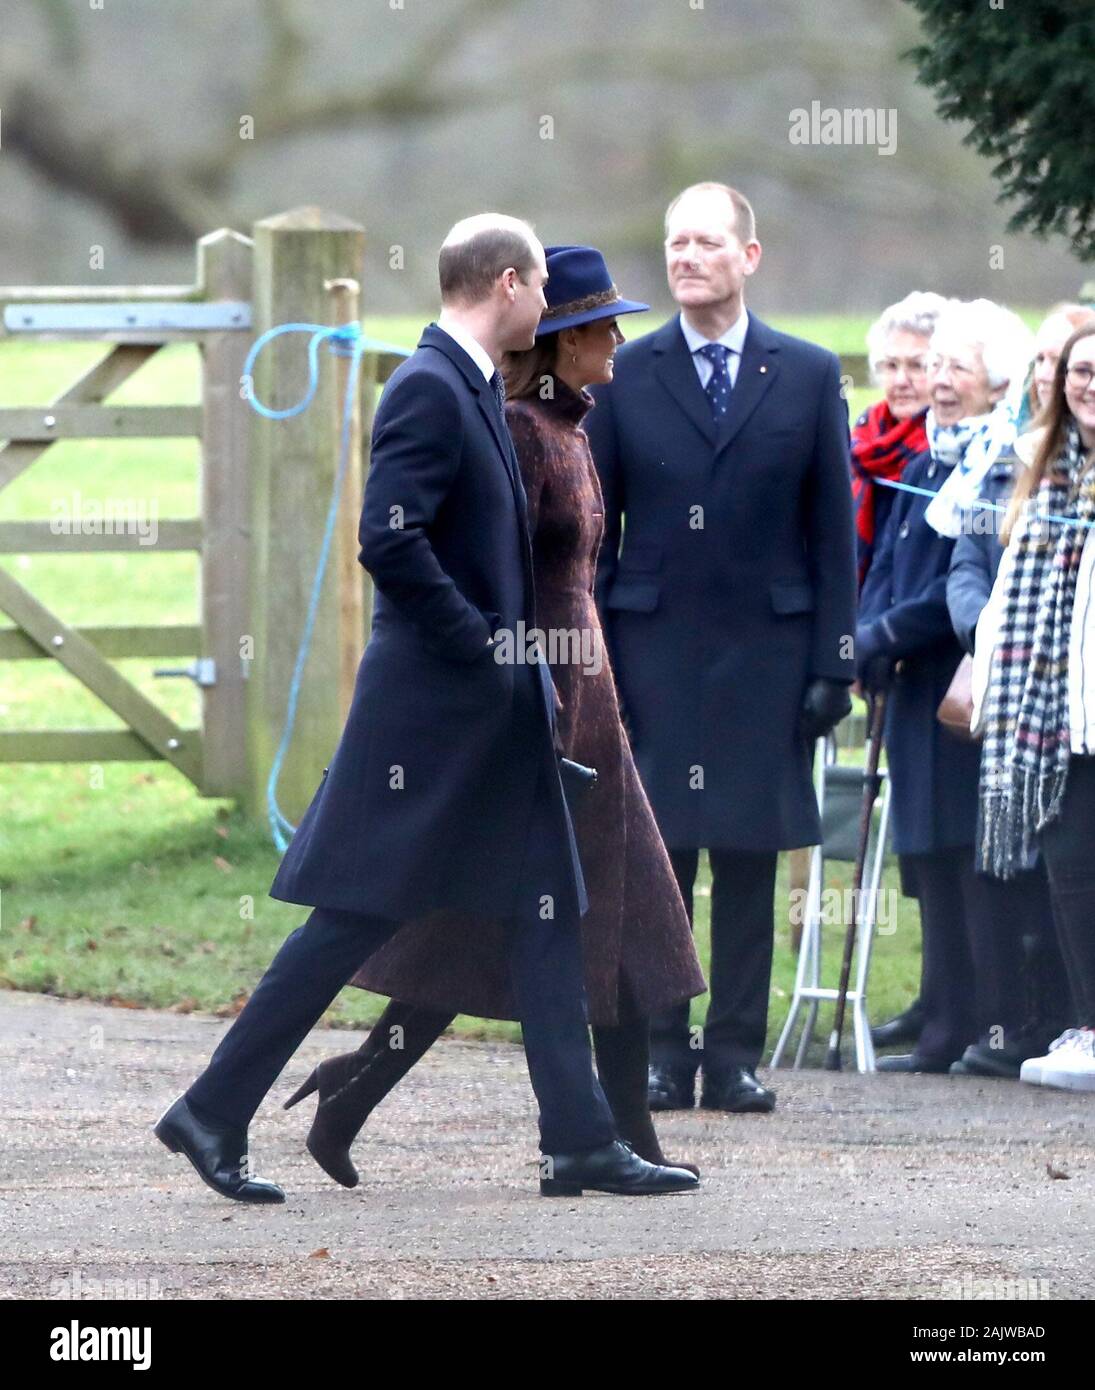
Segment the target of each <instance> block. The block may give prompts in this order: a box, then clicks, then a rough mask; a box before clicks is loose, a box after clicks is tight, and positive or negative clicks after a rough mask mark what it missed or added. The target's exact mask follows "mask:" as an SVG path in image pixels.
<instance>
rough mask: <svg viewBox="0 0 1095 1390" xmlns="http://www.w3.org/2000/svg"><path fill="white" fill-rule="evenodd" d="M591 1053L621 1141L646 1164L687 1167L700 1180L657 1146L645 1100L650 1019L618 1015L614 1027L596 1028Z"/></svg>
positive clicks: (697, 1170)
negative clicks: (619, 1017)
mask: <svg viewBox="0 0 1095 1390" xmlns="http://www.w3.org/2000/svg"><path fill="white" fill-rule="evenodd" d="M593 1051H594V1054H595V1055H596V1058H597V1075H598V1076H599V1077H600V1080H601V1087H602V1089H603V1090H604V1093H605V1096H606V1098H607V1100H608V1103H609V1105H610V1106H611V1107H612V1114H613V1117H614V1118H615V1120H616V1127H617V1129H618V1130H619V1131H620V1138H621V1139H626V1140H627V1142H628V1143H629V1144H630V1145H631V1147H632V1148H633V1149H634V1150H635V1152H636V1153H637V1154H638V1155H639V1157H640V1158H645V1159H646V1161H647V1162H648V1163H662V1164H669V1165H671V1166H672V1167H674V1168H687V1169H688V1170H689V1171H690V1172H692V1173H695V1174H696V1176H697V1177H699V1175H700V1170H699V1169H698V1168H697V1167H696V1165H695V1164H694V1163H678V1162H677V1160H676V1159H670V1158H666V1156H665V1154H663V1153H662V1148H661V1145H660V1144H659V1143H658V1135H657V1132H656V1131H655V1129H654V1121H653V1120H652V1119H651V1117H650V1104H649V1101H648V1099H647V1076H648V1072H649V1068H650V1020H649V1019H647V1018H641V1017H637V1016H635V1015H633V1014H632V1015H629V1016H626V1017H625V1016H621V1019H620V1022H619V1023H618V1024H617V1025H616V1026H615V1027H612V1028H607V1027H595V1028H594V1029H593Z"/></svg>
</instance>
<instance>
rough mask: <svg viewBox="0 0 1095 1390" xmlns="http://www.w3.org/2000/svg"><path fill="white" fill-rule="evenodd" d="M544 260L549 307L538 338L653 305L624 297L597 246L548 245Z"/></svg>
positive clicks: (645, 308) (545, 295)
mask: <svg viewBox="0 0 1095 1390" xmlns="http://www.w3.org/2000/svg"><path fill="white" fill-rule="evenodd" d="M544 259H545V260H546V262H547V272H548V280H547V284H546V285H545V286H544V298H545V299H546V300H547V305H548V306H547V308H546V309H545V310H544V312H543V314H542V315H541V316H540V326H539V328H538V329H537V330H536V336H537V337H538V338H540V337H542V336H543V335H544V334H545V333H558V331H559V330H560V329H561V328H574V327H576V325H578V324H579V323H592V322H593V320H594V319H610V318H615V316H616V315H617V314H642V313H645V311H646V310H647V309H649V308H650V305H649V304H640V303H639V302H638V300H635V299H621V297H620V292H619V290H618V289H617V288H616V286H615V285H614V284H613V283H612V276H611V275H610V274H609V273H608V266H607V265H606V264H605V258H604V257H603V256H602V255H601V253H600V251H598V250H597V248H596V247H595V246H545V247H544Z"/></svg>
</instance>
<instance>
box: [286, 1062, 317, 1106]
mask: <svg viewBox="0 0 1095 1390" xmlns="http://www.w3.org/2000/svg"><path fill="white" fill-rule="evenodd" d="M318 1089H319V1068H318V1067H316V1069H315V1070H314V1071H313V1072H312V1074H311V1076H310V1077H309V1078H308V1080H307V1081H305V1083H304V1085H303V1086H301V1087H300V1088H299V1090H296V1091H294V1092H293V1094H292V1095H291V1096H290V1097H289V1099H288V1100H287V1101H286V1102H285V1104H284V1105H283V1106H282V1107H281V1108H282V1109H283V1110H292V1108H293V1106H294V1105H296V1103H297V1101H298V1100H303V1099H304V1098H305V1096H310V1095H311V1094H312V1092H313V1091H316V1090H318Z"/></svg>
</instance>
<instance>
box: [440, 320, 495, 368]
mask: <svg viewBox="0 0 1095 1390" xmlns="http://www.w3.org/2000/svg"><path fill="white" fill-rule="evenodd" d="M437 326H438V328H442V329H444V331H445V332H446V333H447V334H448V335H449V337H450V338H452V340H453V341H454V342H455V343H456V345H457V347H462V348H463V349H464V351H465V352H466V353H467V354H468V356H469V357H470V358H471V360H472V361H473V362H474V363H475V365H476V366H477V367H478V368H479V370H480V371H481V372H482V373H483V375H484V376H485V377H486V378H487V380H488V381H490V379H491V377H492V376H493V375H494V363H493V362H492V361H491V357H490V353H489V352H488V351H487V350H486V348H485V347H484V346H483V344H482V343H481V342H480V341H479V340H478V338H473V337H472V336H471V334H470V333H469V332H468V330H467V329H466V328H462V327H461V326H460V324H458V323H453V321H452V319H451V318H449V317H448V316H447V315H446V313H445V311H444V309H442V310H441V313H440V314H439V315H438V316H437Z"/></svg>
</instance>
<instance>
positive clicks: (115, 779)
mask: <svg viewBox="0 0 1095 1390" xmlns="http://www.w3.org/2000/svg"><path fill="white" fill-rule="evenodd" d="M636 317H637V318H638V317H639V316H636ZM643 317H644V318H650V319H652V318H653V316H643ZM651 326H653V325H652V324H651ZM779 326H781V327H784V326H786V327H788V328H789V329H790V331H794V332H798V333H802V334H804V335H805V336H807V337H814V338H815V339H816V340H818V341H824V342H826V344H827V345H828V346H832V347H834V348H844V349H845V350H855V348H856V347H857V346H858V343H859V342H861V341H862V331H863V330H864V329H865V327H866V321H865V320H840V319H829V318H811V319H796V320H794V321H793V323H792V322H790V321H782V320H781V321H779ZM421 327H422V320H419V319H411V318H402V319H373V320H369V321H367V323H366V328H367V330H368V331H369V332H370V333H372V334H374V335H375V336H377V337H380V338H383V339H385V340H386V341H390V342H395V343H399V344H402V345H405V346H408V347H409V346H413V345H414V343H415V342H416V341H417V338H418V334H419V332H420V331H421ZM634 327H635V329H636V331H645V329H643V328H642V327H641V326H640V325H638V324H636V325H635V326H634ZM101 352H102V348H101V347H84V346H82V345H67V344H66V345H53V344H49V345H45V344H42V345H39V344H26V343H11V342H3V343H0V402H2V403H3V404H5V405H42V404H45V403H47V402H48V401H49V400H51V399H52V398H53V397H54V396H56V395H57V394H58V393H59V392H60V391H61V390H63V389H64V387H65V386H67V385H68V384H69V383H71V381H72V380H73V379H74V378H75V377H76V376H78V375H79V373H80V372H81V371H82V370H84V369H86V367H88V366H89V365H90V364H91V363H92V362H93V361H94V360H96V358H97V357H98V356H99V355H101ZM863 394H866V393H863ZM114 399H115V400H117V401H128V402H132V403H146V404H151V403H183V404H186V403H193V402H196V401H197V399H198V374H197V355H196V352H195V350H194V349H191V348H172V349H170V350H167V351H165V352H162V353H160V354H158V355H157V356H156V357H155V358H154V359H152V361H151V362H150V363H149V365H148V366H147V367H145V368H144V369H142V370H141V372H139V373H138V374H137V375H136V376H135V377H134V378H133V379H131V381H130V382H128V383H127V384H126V386H125V387H124V388H123V389H122V390H121V391H120V392H118V394H117V395H116V397H114ZM856 408H861V407H856V406H855V405H854V404H853V409H856ZM77 493H78V494H79V495H80V497H81V498H82V499H84V500H85V501H87V500H91V499H96V500H100V501H106V500H108V499H118V498H126V499H132V498H136V499H139V500H140V501H141V502H142V503H143V504H145V505H146V506H147V507H148V508H149V509H151V508H152V507H155V509H156V513H155V514H156V515H157V516H158V518H159V519H161V520H163V519H166V518H169V517H183V516H193V515H195V514H196V512H197V499H198V455H197V448H196V445H195V444H194V443H192V442H189V441H178V440H166V441H159V440H136V441H121V442H115V441H88V442H82V441H81V442H68V443H60V444H57V445H55V446H54V447H53V448H52V449H50V450H49V451H48V453H47V454H46V455H45V456H44V457H43V458H42V459H41V460H40V461H39V462H38V463H36V464H34V465H33V467H32V468H30V469H29V470H28V471H27V472H25V473H24V474H23V475H22V476H20V477H19V478H18V479H16V481H15V482H14V483H13V484H11V486H9V487H8V488H6V489H5V490H4V491H3V492H0V519H2V520H17V519H30V518H48V517H49V516H50V515H51V514H53V511H54V509H55V508H56V506H57V505H58V502H59V501H60V502H62V503H68V504H71V502H72V501H73V500H74V498H75V495H76V494H77ZM0 564H2V565H4V566H5V567H7V568H8V569H9V570H10V571H11V573H13V574H14V575H15V576H16V577H17V578H18V579H19V580H20V582H22V583H23V584H25V585H27V586H28V587H29V588H30V589H31V590H32V592H34V593H35V594H36V595H38V596H39V597H40V598H41V599H42V601H44V602H45V603H46V604H48V605H49V606H50V607H52V608H54V609H55V610H56V611H57V612H58V613H59V614H60V615H61V617H62V618H63V619H64V620H65V621H67V622H69V623H74V624H81V623H100V624H111V623H115V624H121V623H141V622H150V623H160V622H163V623H168V622H171V623H193V622H196V621H197V619H198V565H197V558H196V557H195V556H189V555H162V554H156V553H150V554H144V555H133V556H130V555H104V556H90V555H79V556H75V555H74V556H46V555H31V556H3V557H0ZM4 622H6V620H5V619H3V618H2V617H0V623H4ZM165 664H167V665H170V664H172V663H171V662H169V661H166V662H165V661H164V660H162V659H157V660H147V661H141V660H134V661H127V662H124V663H120V666H121V669H122V670H123V671H124V672H125V674H126V675H127V676H128V677H129V678H130V679H132V680H134V681H135V682H136V683H137V684H138V686H139V687H140V688H141V689H142V690H143V691H144V693H145V694H147V695H148V696H149V697H150V698H151V699H154V700H156V701H157V702H158V703H159V704H160V705H161V706H162V707H163V708H164V709H165V710H166V711H167V712H168V713H169V714H170V715H171V716H172V717H173V718H175V719H176V720H178V721H179V722H181V723H183V724H184V725H186V724H196V723H197V722H198V717H199V707H198V699H197V692H196V690H195V688H194V687H193V686H192V684H191V683H190V682H188V681H163V680H157V679H156V678H155V677H154V676H153V674H152V672H153V668H154V667H156V666H158V665H165ZM120 725H121V721H120V720H118V719H117V718H116V717H115V716H114V715H113V714H111V713H110V712H109V711H108V710H106V709H105V707H103V706H102V705H100V704H99V703H98V702H97V701H96V700H95V699H94V698H93V697H92V696H90V695H89V694H88V693H87V692H86V691H85V690H84V689H83V688H82V687H81V686H80V685H79V684H78V683H77V682H76V681H74V680H73V679H72V678H71V677H69V676H68V675H67V674H66V673H65V672H64V671H63V670H61V669H60V668H53V667H52V666H51V665H50V664H48V663H45V662H11V663H5V664H2V665H0V727H3V728H66V727H85V728H90V727H99V728H117V727H120ZM0 808H2V810H0V985H3V986H5V987H8V988H15V989H26V990H40V991H45V992H49V993H54V994H58V995H63V996H67V997H85V998H91V999H102V1000H110V1001H113V1002H115V1003H118V1004H130V1005H148V1006H152V1007H157V1008H177V1009H194V1008H197V1009H203V1010H205V1009H209V1010H216V1011H221V1012H224V1013H231V1012H232V1011H233V1010H234V1009H235V1008H237V1007H238V1006H239V1001H240V999H241V998H242V997H244V996H245V994H246V992H247V991H248V990H250V989H251V988H252V987H253V985H254V984H255V982H256V981H257V979H258V978H259V976H260V975H261V973H262V971H263V969H264V968H265V967H266V965H267V964H268V963H269V961H270V958H271V956H272V954H273V952H274V951H275V950H276V948H277V946H278V945H279V944H280V942H281V941H282V940H283V939H284V937H285V936H286V934H287V933H288V932H289V931H291V930H292V929H293V928H294V927H295V926H297V925H299V923H300V922H302V921H303V920H304V919H305V917H306V916H307V911H308V910H307V909H306V908H299V907H293V906H291V905H288V904H284V903H279V902H276V901H275V900H273V899H272V898H270V897H268V896H267V890H268V888H269V885H270V882H271V880H272V879H273V876H274V873H275V871H276V868H277V862H278V855H277V851H276V850H275V849H274V847H273V845H272V844H271V842H270V839H269V835H268V832H267V828H266V827H265V825H254V824H251V823H249V822H248V821H247V820H246V819H245V818H244V817H243V816H242V815H241V814H240V813H239V812H238V811H237V810H236V809H235V808H234V806H233V805H232V804H231V803H228V802H224V801H217V800H206V799H203V798H201V797H199V796H198V795H197V793H196V792H195V791H194V789H193V788H192V787H191V785H190V783H189V782H187V781H186V779H185V778H183V777H182V776H181V775H180V774H179V773H177V772H176V771H175V770H174V769H173V768H171V767H169V766H168V765H166V764H164V763H162V762H148V763H107V764H105V765H101V766H91V765H83V764H37V765H30V764H26V765H23V764H0ZM848 867H849V866H835V867H834V870H833V872H832V873H831V874H830V876H829V880H828V881H829V884H830V885H831V886H833V887H841V886H846V884H847V881H848V877H849V873H848ZM841 870H844V872H841ZM708 884H709V877H708V874H707V867H706V863H704V864H703V865H702V868H701V878H700V883H699V891H698V894H697V899H696V919H697V939H698V943H699V947H700V952H701V957H702V958H703V960H704V963H705V966H706V961H707V936H708V920H709V913H708V908H709V896H708V891H709V890H708ZM886 885H887V887H890V888H894V889H896V871H895V870H894V869H893V868H888V869H887V875H886ZM785 894H786V880H785V865H784V864H783V862H782V860H781V868H780V887H779V891H778V895H777V903H779V902H781V901H785V896H782V895H785ZM840 939H841V931H840V929H839V928H838V927H836V926H833V927H827V928H826V931H825V940H826V951H827V958H828V960H829V962H830V967H831V970H832V972H834V973H835V970H836V965H837V960H838V957H839V949H840ZM919 971H920V961H919V930H918V925H917V914H916V907H915V904H914V903H912V902H910V901H908V900H905V899H900V912H899V917H898V924H897V930H896V931H895V932H894V933H893V934H892V935H888V936H885V937H880V938H879V940H878V944H877V948H876V956H875V963H874V969H873V975H872V1000H873V1007H872V1013H873V1015H875V1016H876V1017H881V1016H884V1015H887V1014H889V1013H890V1012H891V1011H893V1010H896V1009H898V1008H900V1007H902V1006H903V1005H904V1004H905V1003H907V1002H908V1000H909V999H911V998H912V996H913V994H915V992H916V988H917V983H918V979H919ZM793 974H794V962H793V958H792V956H791V953H790V950H789V948H788V931H787V928H786V926H784V927H782V928H781V929H780V930H779V931H778V932H777V949H776V963H775V970H774V976H773V1000H772V1003H773V1007H772V1009H771V1023H772V1030H773V1038H774V1035H775V1032H776V1030H777V1029H778V1027H779V1025H780V1024H781V1023H782V1020H783V1017H784V1013H785V1007H784V1001H785V1000H786V998H787V997H788V995H789V992H790V989H791V984H792V979H793ZM382 1004H383V1001H381V1000H379V999H377V998H376V997H374V996H372V995H368V994H366V993H364V992H363V991H360V990H347V991H344V992H343V994H342V995H341V996H340V998H339V999H338V1000H337V1001H336V1003H335V1005H334V1006H333V1008H332V1009H331V1011H330V1013H329V1015H328V1021H330V1022H332V1023H336V1024H344V1025H360V1024H362V1023H365V1022H368V1021H370V1020H371V1019H372V1018H374V1017H375V1016H376V1014H377V1013H378V1012H379V1010H380V1008H381V1007H382ZM694 1012H695V1016H696V1017H697V1018H698V1017H699V1016H700V1013H701V1012H702V1001H697V1002H696V1005H695V1011H694ZM824 1022H825V1019H824V1016H823V1019H822V1023H824ZM456 1026H457V1030H458V1031H459V1032H461V1033H462V1034H464V1035H487V1036H504V1037H515V1036H516V1028H515V1026H514V1025H511V1024H499V1023H486V1022H483V1021H480V1020H472V1019H460V1020H458V1022H457V1025H456Z"/></svg>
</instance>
